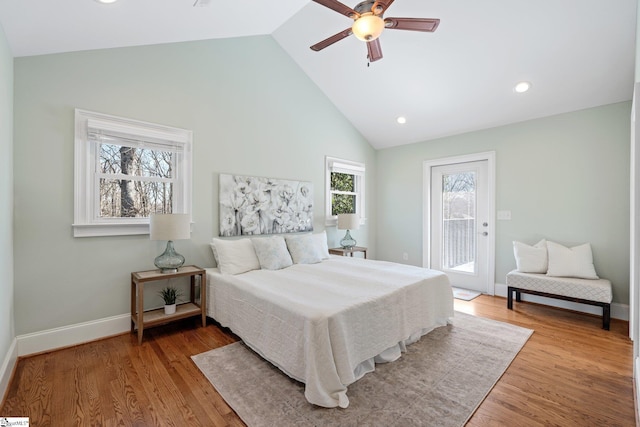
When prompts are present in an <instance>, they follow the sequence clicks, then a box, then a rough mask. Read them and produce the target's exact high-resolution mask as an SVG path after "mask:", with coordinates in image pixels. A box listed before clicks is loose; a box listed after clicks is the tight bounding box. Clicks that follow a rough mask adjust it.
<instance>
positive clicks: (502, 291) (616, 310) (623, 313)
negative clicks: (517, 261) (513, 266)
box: [495, 283, 629, 321]
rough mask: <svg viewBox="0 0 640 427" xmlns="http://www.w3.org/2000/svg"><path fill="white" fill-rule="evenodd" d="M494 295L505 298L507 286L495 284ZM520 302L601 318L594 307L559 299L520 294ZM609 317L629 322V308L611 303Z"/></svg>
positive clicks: (598, 309)
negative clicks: (535, 303)
mask: <svg viewBox="0 0 640 427" xmlns="http://www.w3.org/2000/svg"><path fill="white" fill-rule="evenodd" d="M495 294H496V295H497V296H501V297H505V298H506V297H507V285H505V284H503V283H496V288H495ZM522 300H523V301H529V302H537V303H539V304H544V305H550V306H552V307H559V308H566V309H568V310H574V311H580V312H582V313H589V314H595V315H596V316H602V308H600V307H597V306H594V305H588V304H580V303H579V302H572V301H564V300H561V299H555V298H547V297H540V296H538V295H529V294H522ZM611 317H612V318H614V319H620V320H626V321H629V306H628V305H627V304H618V303H611Z"/></svg>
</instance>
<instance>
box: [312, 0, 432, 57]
mask: <svg viewBox="0 0 640 427" xmlns="http://www.w3.org/2000/svg"><path fill="white" fill-rule="evenodd" d="M313 1H314V2H316V3H319V4H321V5H323V6H325V7H328V8H329V9H332V10H335V11H336V12H338V13H340V14H342V15H345V16H346V17H348V18H351V19H353V25H352V26H351V28H347V29H346V30H344V31H341V32H339V33H337V34H334V35H332V36H331V37H329V38H327V39H325V40H322V41H321V42H319V43H316V44H314V45H313V46H311V50H314V51H316V52H317V51H319V50H322V49H324V48H325V47H327V46H331V45H332V44H334V43H335V42H338V41H340V40H342V39H344V38H346V37H349V36H350V35H351V34H353V35H355V36H356V37H357V38H358V39H360V40H362V41H365V42H367V51H368V58H369V61H370V62H373V61H377V60H379V59H382V49H381V48H380V40H379V39H378V37H380V34H382V30H384V29H385V28H389V29H391V30H409V31H423V32H433V31H435V30H436V28H438V24H439V23H440V20H439V19H429V18H384V19H383V18H382V15H383V14H384V12H386V10H387V9H388V8H389V6H391V4H392V3H393V1H394V0H384V1H382V0H378V1H376V0H364V1H362V2H360V3H358V4H357V5H356V7H354V8H353V9H351V8H350V7H349V6H346V5H344V4H342V3H340V2H339V1H337V0H313Z"/></svg>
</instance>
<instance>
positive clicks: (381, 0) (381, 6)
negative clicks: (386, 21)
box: [371, 0, 393, 15]
mask: <svg viewBox="0 0 640 427" xmlns="http://www.w3.org/2000/svg"><path fill="white" fill-rule="evenodd" d="M391 3H393V0H378V1H376V2H375V3H374V4H373V6H372V7H371V11H372V12H373V13H375V14H376V15H382V14H383V13H384V12H385V11H386V10H387V9H389V6H391ZM376 9H378V10H376Z"/></svg>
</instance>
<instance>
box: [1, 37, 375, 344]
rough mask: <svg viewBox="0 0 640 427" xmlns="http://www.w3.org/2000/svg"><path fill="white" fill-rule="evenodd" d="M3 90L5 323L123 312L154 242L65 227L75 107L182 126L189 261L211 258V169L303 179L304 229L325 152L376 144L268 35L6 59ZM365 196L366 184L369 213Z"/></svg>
mask: <svg viewBox="0 0 640 427" xmlns="http://www.w3.org/2000/svg"><path fill="white" fill-rule="evenodd" d="M14 90H15V111H14V115H15V272H16V273H15V288H16V290H15V292H16V303H15V307H16V332H17V334H25V333H29V332H34V331H41V330H45V329H50V328H53V327H58V326H63V325H70V324H75V323H80V322H85V321H90V320H95V319H101V318H105V317H108V316H114V315H119V314H124V313H127V312H128V310H129V283H130V282H129V280H130V276H129V275H130V272H131V271H137V270H144V269H152V268H154V267H153V258H154V257H155V256H157V255H158V254H159V253H161V252H162V249H163V247H162V246H163V243H162V242H152V241H150V240H149V239H148V236H129V237H101V238H73V237H72V229H71V224H72V222H73V114H74V108H81V109H86V110H90V111H97V112H102V113H107V114H113V115H118V116H124V117H129V118H133V119H139V120H144V121H149V122H154V123H161V124H165V125H169V126H176V127H181V128H186V129H191V130H193V135H194V147H193V152H194V166H193V169H194V171H193V197H194V201H193V220H194V222H195V224H194V232H193V234H192V239H191V240H190V241H178V242H176V250H177V251H178V252H180V253H182V254H183V255H185V257H186V258H187V262H188V263H194V264H197V265H201V266H211V265H213V257H212V255H211V251H210V248H209V245H208V243H209V241H210V240H211V238H212V237H213V236H215V235H217V233H218V203H217V198H218V174H219V173H232V174H247V175H255V176H267V177H275V178H282V179H294V180H306V181H311V182H312V183H313V185H314V191H315V211H314V214H315V221H314V227H315V229H316V230H322V229H324V207H323V206H324V205H323V204H324V157H325V156H326V155H330V156H336V157H341V158H345V159H348V160H353V161H359V162H364V163H366V165H367V168H368V169H367V174H368V177H369V176H370V177H373V176H374V175H375V151H374V150H373V149H372V148H371V146H370V145H369V144H368V142H366V141H365V140H364V139H363V138H362V136H361V135H360V134H359V133H358V132H357V131H356V130H355V129H354V128H353V126H352V125H351V124H350V123H349V122H348V121H347V120H346V119H345V118H344V116H343V115H342V114H341V113H340V112H338V111H337V109H336V108H335V107H334V106H333V105H332V104H331V103H330V102H329V100H328V99H327V98H326V97H325V95H324V94H322V92H321V91H320V90H319V89H318V88H317V86H315V84H314V83H313V82H312V81H311V80H310V79H309V78H308V77H307V76H306V75H305V74H304V73H303V72H302V71H301V70H300V69H299V68H298V66H297V65H296V64H295V63H294V62H293V61H292V60H291V59H290V57H289V56H288V55H287V54H286V53H285V52H284V51H282V49H281V48H280V47H279V46H278V45H277V43H276V42H275V41H274V40H273V39H272V38H271V37H269V36H261V37H247V38H238V39H229V40H211V41H201V42H189V43H176V44H168V45H157V46H145V47H135V48H122V49H110V50H100V51H87V52H77V53H66V54H56V55H46V56H37V57H26V58H16V59H15V88H14ZM371 180H373V178H371ZM375 199H376V198H375V193H374V192H373V186H370V187H369V188H368V193H367V195H366V201H367V204H368V206H369V208H368V213H369V215H368V216H369V223H370V224H375V212H374V209H373V206H375ZM327 232H328V234H329V237H330V242H329V243H330V244H337V240H338V237H337V236H336V232H335V228H333V229H327ZM358 235H359V239H358V240H359V241H361V242H362V243H363V244H368V245H369V246H370V247H372V246H373V245H374V242H373V239H369V236H368V232H367V227H365V228H364V229H361V230H359V231H358ZM374 249H375V248H374Z"/></svg>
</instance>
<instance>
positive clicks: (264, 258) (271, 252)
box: [251, 236, 293, 270]
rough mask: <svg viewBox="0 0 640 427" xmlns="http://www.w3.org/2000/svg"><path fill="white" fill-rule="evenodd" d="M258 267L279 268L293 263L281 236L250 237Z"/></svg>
mask: <svg viewBox="0 0 640 427" xmlns="http://www.w3.org/2000/svg"><path fill="white" fill-rule="evenodd" d="M251 243H253V247H254V249H255V252H256V255H257V256H258V260H259V261H260V267H261V268H264V269H265V270H280V269H281V268H285V267H289V266H291V265H293V261H292V260H291V255H289V251H288V250H287V244H286V243H285V242H284V238H283V237H282V236H271V237H254V238H252V239H251Z"/></svg>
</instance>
